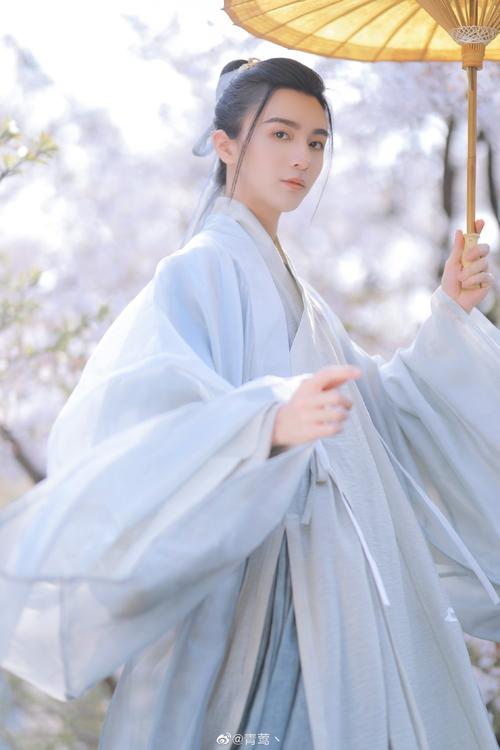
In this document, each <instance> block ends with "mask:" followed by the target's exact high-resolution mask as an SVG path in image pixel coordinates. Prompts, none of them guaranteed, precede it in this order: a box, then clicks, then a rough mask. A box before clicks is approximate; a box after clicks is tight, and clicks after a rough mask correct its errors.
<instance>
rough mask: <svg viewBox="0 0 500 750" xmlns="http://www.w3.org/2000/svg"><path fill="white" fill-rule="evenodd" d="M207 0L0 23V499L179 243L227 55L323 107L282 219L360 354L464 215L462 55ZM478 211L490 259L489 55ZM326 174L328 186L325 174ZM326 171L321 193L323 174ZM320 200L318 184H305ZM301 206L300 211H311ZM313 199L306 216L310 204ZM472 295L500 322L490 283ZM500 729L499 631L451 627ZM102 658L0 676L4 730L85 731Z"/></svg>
mask: <svg viewBox="0 0 500 750" xmlns="http://www.w3.org/2000/svg"><path fill="white" fill-rule="evenodd" d="M221 5H222V0H184V2H182V3H181V2H175V1H174V2H169V3H167V2H164V3H160V2H158V0H154V2H153V0H140V2H139V0H122V1H120V2H118V0H107V2H106V3H102V2H100V3H98V2H96V0H87V2H86V3H85V4H84V3H67V2H62V0H48V1H47V2H45V3H43V4H42V3H36V2H33V0H32V1H31V2H30V1H28V0H17V2H16V3H15V4H13V3H10V4H8V5H6V6H5V7H4V10H3V13H2V36H1V37H0V120H1V122H0V155H1V160H2V161H1V163H0V200H1V214H0V216H1V220H0V283H1V289H2V292H1V297H0V467H1V471H0V504H2V505H3V504H6V503H8V502H9V501H11V500H12V499H14V498H15V497H17V496H19V495H20V494H22V492H23V491H25V490H26V489H28V488H29V487H30V486H31V485H32V484H33V483H34V482H37V481H40V480H41V479H43V477H44V469H45V456H46V453H45V451H46V438H47V434H48V431H49V429H50V426H51V424H52V421H53V420H54V418H55V416H56V414H57V412H58V410H59V409H60V408H61V406H62V404H63V402H64V401H65V399H66V398H67V396H68V395H69V393H70V392H71V390H72V388H73V387H74V385H75V383H76V380H77V379H78V376H79V373H80V371H81V369H82V367H83V365H84V363H85V361H86V359H87V358H88V356H89V354H90V352H91V351H92V348H93V346H94V345H95V344H96V342H97V341H98V340H99V338H100V337H101V336H102V334H103V333H104V331H105V330H106V328H107V327H108V326H109V325H110V323H111V321H112V320H113V319H114V318H115V317H116V315H117V314H118V313H119V312H120V310H121V309H122V308H123V307H124V306H125V305H126V304H127V302H128V301H130V300H131V299H132V297H133V296H134V295H135V294H136V293H137V292H138V291H139V290H140V289H141V288H142V287H143V286H144V285H145V284H146V283H147V282H148V281H149V279H150V278H151V276H152V275H153V273H154V270H155V267H156V264H157V263H158V261H159V260H160V259H161V258H162V257H164V256H165V255H168V254H169V253H171V252H173V251H174V250H176V249H178V248H179V247H180V246H181V244H182V237H183V235H184V232H185V231H186V228H187V224H188V222H189V219H190V216H191V213H192V211H193V210H194V207H195V205H196V202H197V200H198V197H199V193H200V190H201V189H202V187H203V185H204V183H205V179H206V176H207V171H208V168H209V158H210V157H205V158H200V157H195V156H193V155H192V153H191V147H192V145H193V144H194V142H195V141H196V140H197V138H198V136H199V135H200V134H201V132H202V131H203V130H204V129H205V128H206V127H207V126H208V125H209V124H210V121H211V118H212V113H213V104H214V95H215V86H216V84H217V80H218V77H219V73H220V70H221V68H222V67H223V66H224V65H225V64H226V63H227V62H229V61H230V60H233V59H237V58H248V57H250V56H254V57H258V58H266V57H276V56H280V57H293V58H294V59H297V60H300V61H301V62H304V63H305V64H307V65H310V66H311V67H313V68H314V69H315V70H316V71H317V72H318V73H320V74H321V75H322V76H323V78H324V80H325V83H326V86H327V96H328V99H329V102H330V105H331V108H332V110H333V116H334V122H333V124H334V135H333V143H334V150H333V159H332V163H331V169H330V171H329V172H328V170H327V169H325V170H324V172H323V174H322V175H321V176H320V178H319V180H318V183H317V184H316V186H315V188H314V189H313V190H312V191H311V193H310V194H309V195H308V196H307V197H306V198H305V200H304V202H303V204H302V205H301V206H300V207H299V209H297V211H295V212H293V213H291V214H285V215H283V217H282V219H281V221H280V239H281V242H282V244H283V246H284V248H285V249H286V250H287V252H288V253H289V254H290V256H291V257H292V259H293V260H294V261H295V265H296V267H297V269H298V271H299V273H301V274H302V275H303V276H304V277H305V278H306V279H307V280H308V281H310V282H311V283H312V284H313V285H314V286H315V287H316V288H317V289H318V290H319V291H320V293H321V294H322V295H323V296H324V297H325V299H326V300H327V301H328V303H329V304H330V305H331V307H332V308H333V310H334V311H335V312H336V313H337V314H338V315H339V316H340V318H341V319H342V321H343V323H344V325H345V327H346V328H347V329H348V331H349V333H350V335H351V336H352V338H353V339H355V340H356V341H357V342H358V343H359V344H360V345H361V346H363V347H364V348H365V349H366V350H367V351H369V352H370V353H375V352H377V353H380V354H382V355H383V356H384V357H386V358H390V357H391V355H392V353H393V352H394V351H395V350H396V349H397V348H398V347H401V346H406V345H408V344H409V343H410V342H411V341H412V339H413V337H414V335H415V333H416V331H417V329H418V326H419V325H420V323H421V322H422V321H423V320H424V319H425V318H426V317H427V316H428V314H429V312H430V298H431V295H432V292H433V291H434V290H435V289H436V288H437V286H438V284H439V280H440V275H441V271H442V267H443V263H444V261H445V259H446V257H447V256H448V254H449V252H450V249H451V245H452V241H453V235H454V232H455V229H457V228H462V229H464V224H465V167H466V120H467V118H466V88H467V79H466V74H465V73H464V71H463V70H462V68H461V65H460V64H458V63H421V62H419V63H394V62H391V63H372V64H370V63H362V62H351V61H345V60H335V59H326V58H321V57H316V56H314V55H311V54H308V53H299V52H296V51H293V50H288V49H285V48H282V47H278V46H276V45H274V44H271V43H269V42H263V41H261V40H259V39H255V38H253V37H251V36H250V35H249V34H247V32H245V31H243V30H242V29H241V28H239V27H236V26H235V25H233V23H232V22H231V21H230V19H229V17H228V16H227V15H226V13H225V12H224V11H223V10H222V8H221ZM478 89H479V96H478V153H477V158H478V164H477V174H478V177H477V189H478V193H477V217H478V218H483V219H485V221H486V225H485V228H484V230H483V233H482V235H481V241H482V242H487V243H489V244H490V247H491V256H490V257H491V262H492V266H493V268H492V271H493V272H494V273H496V275H497V277H498V278H500V273H499V268H498V266H499V253H498V245H499V221H500V151H499V149H500V142H499V125H498V123H499V122H500V66H499V65H498V64H495V63H492V62H485V64H484V67H483V70H482V71H481V72H480V74H479V75H478ZM325 182H326V185H325ZM323 188H324V191H323V193H322V195H320V193H321V191H322V190H323ZM318 200H319V204H318ZM315 209H316V210H315ZM313 213H314V216H313ZM481 310H482V312H483V313H484V314H485V315H487V316H488V318H489V319H490V320H491V321H492V322H493V323H495V325H498V324H499V322H500V304H499V299H498V290H497V289H491V290H490V292H489V293H488V296H487V297H486V299H485V300H484V302H483V303H482V305H481ZM466 640H467V646H468V649H469V653H470V655H471V659H472V662H473V669H474V672H475V674H476V677H477V680H478V684H479V687H480V690H481V692H482V695H483V698H484V700H485V703H486V704H487V707H488V710H489V712H490V715H491V720H492V722H493V723H494V725H495V729H496V731H497V734H498V736H500V658H499V657H500V651H499V648H498V647H497V645H496V644H492V643H489V642H486V641H479V640H478V639H475V638H471V637H469V636H466ZM113 683H114V681H113V678H111V679H109V680H108V681H106V682H104V683H102V684H101V685H98V686H96V687H95V688H94V689H93V690H92V691H90V693H88V694H87V695H86V696H84V697H82V698H79V699H78V700H76V701H73V702H71V703H59V702H57V701H54V700H52V699H50V698H47V696H44V695H43V694H41V693H39V692H38V691H36V690H35V689H33V688H31V687H30V686H29V685H27V684H26V683H21V682H20V681H18V680H15V679H13V678H11V677H10V676H9V675H7V674H6V673H1V676H0V724H1V728H0V750H5V749H7V748H8V749H9V750H18V749H21V748H22V749H23V750H24V749H26V750H28V749H29V750H49V749H52V748H54V749H55V748H57V749H62V748H71V749H72V750H79V749H86V748H97V744H98V735H99V728H100V725H101V722H102V717H103V715H104V712H105V710H106V707H107V705H108V702H109V699H110V696H111V694H112V690H113Z"/></svg>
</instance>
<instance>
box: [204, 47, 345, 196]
mask: <svg viewBox="0 0 500 750" xmlns="http://www.w3.org/2000/svg"><path fill="white" fill-rule="evenodd" d="M246 62H249V61H247V60H232V61H231V62H229V63H227V65H225V66H224V67H223V68H222V70H221V72H220V75H221V76H222V75H223V74H224V73H227V72H229V71H232V70H235V69H236V68H239V67H241V66H242V65H243V64H244V63H246ZM283 88H285V89H292V90H294V91H300V92H302V93H304V94H309V95H310V96H314V97H315V98H316V99H317V100H318V102H319V103H320V104H321V106H322V107H323V109H324V111H325V112H326V113H327V116H328V122H329V125H330V134H331V133H332V132H333V127H332V119H333V118H332V114H331V112H330V107H329V104H328V101H327V100H326V98H325V84H324V81H323V79H322V78H321V76H320V75H319V74H318V73H316V71H314V70H312V68H309V67H308V66H307V65H303V64H302V63H300V62H298V61H297V60H293V59H292V58H288V57H272V58H270V59H269V60H259V61H258V62H256V63H254V64H253V65H251V66H250V67H248V68H246V69H243V70H241V71H240V72H239V73H238V74H237V75H235V77H234V78H233V80H231V81H230V83H229V85H228V86H227V88H226V89H225V90H224V91H223V93H222V95H221V97H220V98H219V100H218V102H217V104H216V107H215V116H214V123H213V125H214V130H218V129H219V128H220V129H222V130H224V131H225V133H226V134H227V135H228V136H229V138H237V137H238V135H239V134H240V132H241V128H242V125H243V119H244V117H245V115H246V114H247V112H248V111H249V110H250V109H251V108H252V107H254V106H255V105H256V104H257V105H258V106H257V111H256V113H255V116H254V119H253V121H252V124H251V125H250V128H249V130H248V134H247V137H246V139H245V142H244V144H243V148H242V149H241V153H240V156H239V159H238V163H237V165H236V171H235V175H234V179H233V184H232V186H231V192H230V198H232V197H233V195H234V190H235V187H236V181H237V179H238V174H239V171H240V167H241V163H242V160H243V157H244V155H245V151H246V149H247V146H248V143H249V141H250V138H251V137H252V133H253V131H254V129H255V123H256V121H257V119H258V117H259V115H260V114H261V112H262V110H263V109H264V107H265V105H266V103H267V102H268V101H269V98H270V96H271V94H272V93H273V92H274V91H276V90H277V89H283ZM329 140H330V144H331V143H332V138H331V137H330V139H329ZM331 153H332V148H331V147H330V159H331ZM226 179H227V170H226V165H225V163H224V162H223V161H222V159H219V162H218V164H217V170H216V173H215V181H216V183H217V184H218V185H219V186H223V185H225V183H226ZM323 189H324V186H323ZM321 193H323V191H321ZM320 198H321V196H320ZM318 202H319V201H318Z"/></svg>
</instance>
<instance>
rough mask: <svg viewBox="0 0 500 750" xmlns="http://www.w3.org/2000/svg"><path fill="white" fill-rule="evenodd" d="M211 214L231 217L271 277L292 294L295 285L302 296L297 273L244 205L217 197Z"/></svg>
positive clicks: (224, 197) (234, 200)
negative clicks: (249, 240) (251, 242)
mask: <svg viewBox="0 0 500 750" xmlns="http://www.w3.org/2000/svg"><path fill="white" fill-rule="evenodd" d="M212 213H222V214H226V215H228V216H231V217H232V218H233V219H234V220H235V221H237V222H238V224H239V225H240V226H241V227H242V228H243V229H244V230H245V231H246V232H247V234H249V235H250V237H251V238H252V239H253V240H254V242H255V244H256V246H257V248H258V250H259V252H260V254H261V255H262V257H263V259H264V261H265V262H266V264H267V266H268V268H269V270H270V271H271V275H272V276H273V277H274V278H278V279H279V280H280V281H281V283H282V284H283V286H284V287H285V288H287V289H289V290H290V291H291V292H292V293H293V291H296V290H292V287H293V286H294V284H296V286H297V288H298V289H299V291H300V292H301V294H303V290H302V285H301V283H300V281H299V279H298V278H297V273H296V271H295V268H294V267H293V264H292V262H291V260H290V258H289V257H288V255H287V254H286V253H285V251H284V250H283V248H282V247H281V243H280V242H279V239H278V243H279V245H280V248H281V251H282V253H283V256H284V257H281V255H280V251H279V250H278V247H277V246H276V244H275V242H274V240H273V239H272V237H271V235H270V234H269V232H268V231H267V229H265V228H264V226H263V225H262V224H261V222H260V221H259V219H258V218H257V217H256V215H255V214H254V213H253V211H251V210H250V209H249V208H248V207H247V206H246V205H245V204H244V203H242V202H241V201H238V200H236V198H233V199H232V200H230V199H229V197H228V196H226V195H220V196H218V197H217V198H216V199H215V201H214V205H213V207H212Z"/></svg>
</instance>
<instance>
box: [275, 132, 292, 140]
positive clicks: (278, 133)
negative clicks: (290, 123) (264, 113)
mask: <svg viewBox="0 0 500 750" xmlns="http://www.w3.org/2000/svg"><path fill="white" fill-rule="evenodd" d="M280 134H281V135H286V136H287V137H288V133H286V132H285V131H284V130H275V131H274V133H273V135H280ZM278 140H279V141H282V140H284V139H283V138H278Z"/></svg>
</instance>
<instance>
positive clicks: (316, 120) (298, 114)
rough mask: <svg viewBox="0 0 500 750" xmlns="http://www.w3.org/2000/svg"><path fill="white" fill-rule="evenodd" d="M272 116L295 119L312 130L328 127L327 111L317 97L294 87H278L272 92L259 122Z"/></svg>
mask: <svg viewBox="0 0 500 750" xmlns="http://www.w3.org/2000/svg"><path fill="white" fill-rule="evenodd" d="M270 117H283V118H286V119H289V120H294V121H295V122H296V123H297V124H299V125H300V126H302V127H304V128H305V129H310V130H312V129H313V128H320V127H323V128H328V120H327V116H326V112H325V110H324V109H323V107H322V106H321V104H320V103H319V101H318V100H317V99H316V97H315V96H312V95H311V94H304V93H303V92H302V91H294V90H293V89H278V90H277V91H274V92H273V93H272V94H271V96H270V97H269V100H268V101H267V102H266V104H265V106H264V109H263V110H262V112H261V115H260V117H259V122H262V121H264V120H267V119H269V118H270Z"/></svg>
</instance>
